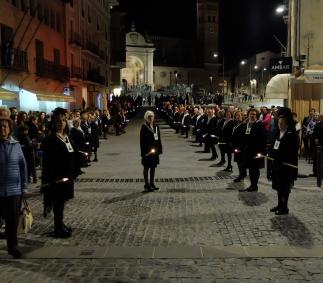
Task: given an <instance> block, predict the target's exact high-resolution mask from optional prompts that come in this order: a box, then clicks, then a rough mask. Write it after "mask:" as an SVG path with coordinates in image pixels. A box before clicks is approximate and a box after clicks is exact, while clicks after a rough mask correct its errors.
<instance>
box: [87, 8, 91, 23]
mask: <svg viewBox="0 0 323 283" xmlns="http://www.w3.org/2000/svg"><path fill="white" fill-rule="evenodd" d="M87 20H88V22H89V23H91V8H90V5H88V6H87Z"/></svg>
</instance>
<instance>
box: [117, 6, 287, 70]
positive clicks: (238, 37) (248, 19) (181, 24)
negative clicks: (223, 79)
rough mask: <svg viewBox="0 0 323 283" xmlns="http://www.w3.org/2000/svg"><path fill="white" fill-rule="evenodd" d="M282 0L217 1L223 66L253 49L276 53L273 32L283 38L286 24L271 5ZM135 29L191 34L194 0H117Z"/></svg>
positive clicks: (252, 52) (193, 28)
mask: <svg viewBox="0 0 323 283" xmlns="http://www.w3.org/2000/svg"><path fill="white" fill-rule="evenodd" d="M282 2H283V1H282V0H220V50H219V51H220V53H221V54H224V56H225V59H226V62H227V67H228V68H231V67H232V66H234V65H236V64H238V62H240V61H241V59H244V58H248V57H249V56H252V55H253V54H255V53H256V52H260V51H264V50H272V51H276V52H280V46H279V45H278V43H276V41H275V39H274V38H273V35H274V34H275V35H276V36H277V37H278V38H279V39H280V40H281V41H283V42H285V41H286V32H287V31H286V29H287V28H286V25H285V24H284V22H283V19H282V17H281V16H277V15H276V14H275V8H276V7H277V5H279V4H281V3H282ZM119 3H120V5H119V7H118V8H117V9H118V10H121V11H124V12H126V13H127V24H128V30H129V29H130V26H131V22H132V21H134V22H135V23H136V27H137V30H138V31H140V32H142V33H148V34H151V35H162V36H171V37H194V35H195V7H196V6H195V5H196V4H195V3H196V0H119Z"/></svg>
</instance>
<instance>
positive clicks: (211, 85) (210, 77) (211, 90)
mask: <svg viewBox="0 0 323 283" xmlns="http://www.w3.org/2000/svg"><path fill="white" fill-rule="evenodd" d="M209 79H210V93H212V92H213V84H212V81H213V75H212V74H209Z"/></svg>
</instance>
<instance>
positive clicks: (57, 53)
mask: <svg viewBox="0 0 323 283" xmlns="http://www.w3.org/2000/svg"><path fill="white" fill-rule="evenodd" d="M60 62H61V52H60V51H59V49H57V48H54V64H55V65H60Z"/></svg>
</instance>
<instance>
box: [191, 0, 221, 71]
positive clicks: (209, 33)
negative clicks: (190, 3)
mask: <svg viewBox="0 0 323 283" xmlns="http://www.w3.org/2000/svg"><path fill="white" fill-rule="evenodd" d="M196 1H197V3H196V5H197V8H196V11H197V17H196V29H197V30H196V35H197V40H198V45H199V57H200V62H201V63H202V64H203V65H204V66H205V67H207V66H210V67H211V66H214V64H215V63H216V60H215V58H214V57H213V55H214V53H216V52H218V48H219V0H196Z"/></svg>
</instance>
